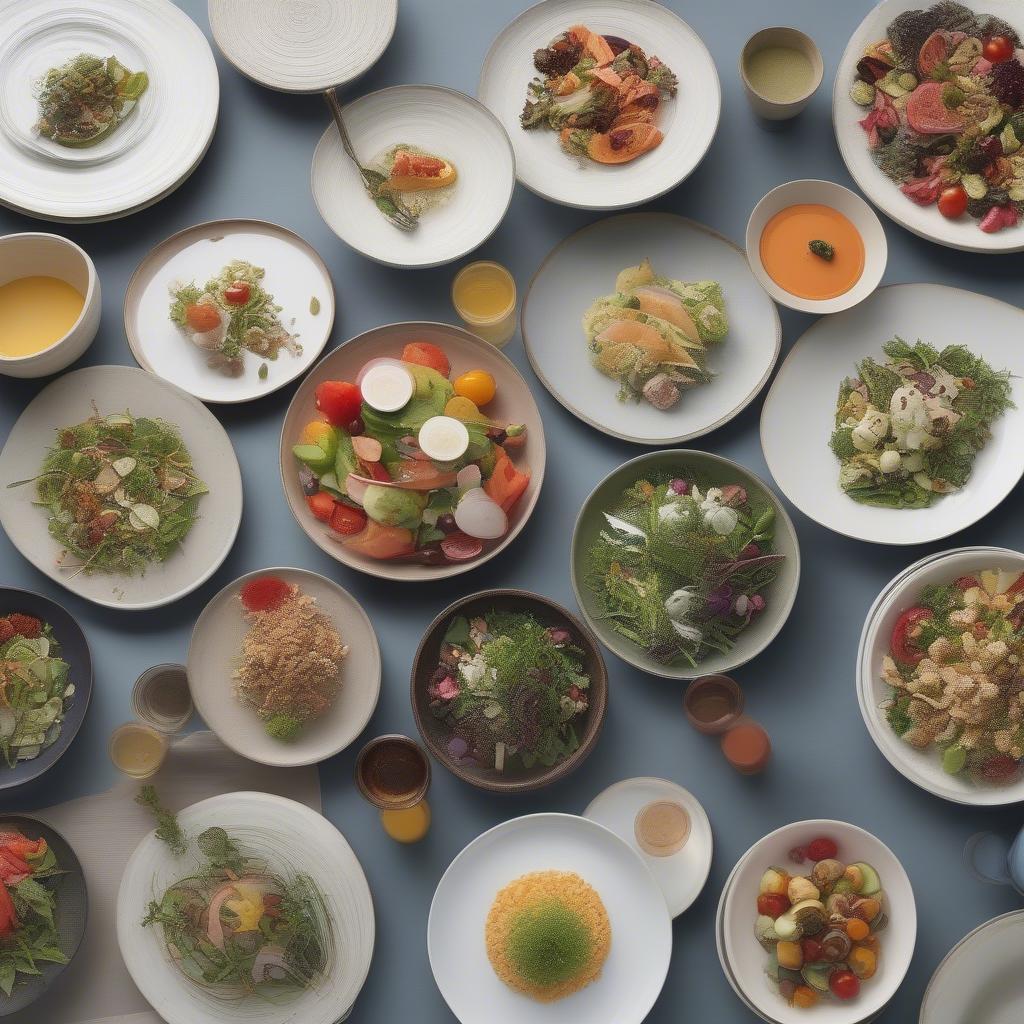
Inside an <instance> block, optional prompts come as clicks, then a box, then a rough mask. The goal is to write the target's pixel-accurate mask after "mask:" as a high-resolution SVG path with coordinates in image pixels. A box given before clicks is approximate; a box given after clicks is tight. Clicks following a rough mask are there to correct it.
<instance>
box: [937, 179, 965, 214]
mask: <svg viewBox="0 0 1024 1024" xmlns="http://www.w3.org/2000/svg"><path fill="white" fill-rule="evenodd" d="M967 199H968V196H967V190H966V189H965V188H964V187H963V185H950V187H949V188H944V189H943V190H942V191H941V192H940V193H939V213H941V214H942V216H943V217H948V218H949V219H950V220H956V218H957V217H962V216H963V214H964V212H965V211H966V210H967Z"/></svg>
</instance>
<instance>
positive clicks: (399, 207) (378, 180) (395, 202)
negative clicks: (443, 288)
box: [324, 89, 419, 231]
mask: <svg viewBox="0 0 1024 1024" xmlns="http://www.w3.org/2000/svg"><path fill="white" fill-rule="evenodd" d="M324 99H325V100H326V101H327V106H328V107H330V110H331V113H332V114H333V115H334V123H335V124H336V125H337V126H338V134H339V135H340V136H341V145H342V148H343V149H344V150H345V152H346V153H347V154H348V157H349V159H350V160H351V161H352V163H354V164H355V165H356V169H357V170H358V171H359V177H360V178H361V179H362V182H363V188H365V189H366V193H367V195H369V197H370V198H371V199H372V200H373V202H374V205H375V206H376V207H377V209H378V210H380V212H381V213H382V214H384V216H385V217H386V218H387V220H388V221H390V222H391V223H392V224H394V226H395V227H396V228H400V229H401V230H402V231H412V230H414V229H415V227H416V225H417V224H418V223H419V222H418V221H417V219H416V214H415V213H413V212H412V210H410V209H409V208H408V207H407V206H406V205H405V203H403V202H402V200H401V199H400V198H399V197H398V196H397V195H390V194H389V193H388V192H387V191H386V190H384V189H383V185H384V184H385V183H386V182H387V178H386V177H385V176H384V175H383V174H381V173H380V171H374V170H372V169H371V168H369V167H364V166H363V165H362V164H361V163H360V162H359V157H358V156H356V151H355V148H354V147H353V146H352V140H351V139H350V138H349V137H348V131H347V130H346V129H345V119H344V118H343V117H342V115H341V104H340V103H339V102H338V96H337V93H335V91H334V90H333V89H328V90H327V91H326V92H325V93H324Z"/></svg>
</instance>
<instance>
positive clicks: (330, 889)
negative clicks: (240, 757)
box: [116, 793, 375, 1024]
mask: <svg viewBox="0 0 1024 1024" xmlns="http://www.w3.org/2000/svg"><path fill="white" fill-rule="evenodd" d="M178 821H179V823H180V824H181V827H182V828H183V829H184V830H185V832H186V833H187V834H188V835H189V836H192V837H195V836H197V835H198V834H199V833H200V832H202V831H203V830H204V829H207V828H212V827H214V826H220V827H221V828H223V829H225V830H227V832H228V834H229V835H233V836H234V837H235V838H237V839H240V840H241V841H242V844H243V847H244V850H245V852H251V853H254V854H261V853H262V854H263V855H264V856H265V858H266V859H267V860H268V861H269V863H270V865H271V866H273V865H274V864H275V863H278V864H280V863H281V862H282V860H284V859H286V860H287V863H288V865H289V866H290V867H291V868H292V869H293V870H295V871H301V872H304V873H306V874H308V875H309V876H310V877H311V878H312V879H313V881H314V882H315V883H316V885H317V886H318V888H319V889H320V892H321V893H322V894H323V896H324V898H325V900H326V903H327V912H328V915H329V916H330V919H331V922H332V924H333V927H334V943H335V955H334V962H333V969H332V970H331V972H330V973H329V975H328V977H326V978H325V979H324V980H323V982H322V983H321V984H320V985H319V986H318V987H316V988H314V989H311V990H309V991H306V992H303V993H302V994H300V995H299V996H298V997H297V998H296V999H291V1000H287V1001H283V1002H281V1003H280V1004H275V1003H274V1002H271V1001H270V1000H267V999H259V998H255V997H250V998H247V999H239V1000H235V1001H228V1000H218V999H215V998H213V997H212V996H211V995H210V994H209V993H207V992H205V991H204V990H203V989H201V988H199V987H198V986H196V985H192V984H189V983H188V982H187V981H186V980H185V978H184V976H183V975H182V973H181V971H179V970H178V968H177V967H175V966H174V965H173V964H172V963H171V962H170V960H169V958H168V957H167V953H166V950H165V948H164V945H163V942H162V940H161V938H160V933H159V928H158V927H153V926H149V927H146V928H143V926H142V919H143V917H144V916H145V914H146V908H147V907H148V906H149V903H150V901H151V900H153V899H156V898H158V896H159V894H160V893H162V892H163V891H164V890H165V889H166V888H167V887H168V886H169V885H171V884H173V883H174V882H176V881H178V880H179V879H181V878H184V877H185V876H186V875H188V874H190V873H194V872H195V871H196V870H197V869H198V868H201V867H202V865H203V864H204V863H205V861H204V860H203V859H202V858H201V857H200V856H199V855H198V854H197V853H195V852H194V850H190V851H189V852H188V853H186V854H185V855H184V856H182V857H175V856H174V855H173V854H172V853H171V851H170V850H169V849H168V848H167V844H166V843H164V842H163V841H161V840H160V839H157V837H156V834H155V832H150V834H149V835H148V836H146V838H145V839H143V840H142V842H141V843H139V845H138V846H137V847H136V849H135V852H134V853H133V854H132V855H131V858H130V859H129V861H128V864H127V865H126V867H125V869H124V875H123V876H122V878H121V887H120V889H119V890H118V894H117V914H116V922H117V943H118V945H119V946H120V948H121V956H122V957H123V958H124V964H125V967H127V968H128V973H129V974H130V975H131V976H132V981H134V982H135V984H136V985H137V986H138V987H139V991H140V992H142V994H143V995H144V996H145V997H146V999H148V1000H149V1002H150V1003H151V1004H152V1005H153V1006H154V1007H157V1008H159V1012H160V1016H161V1017H162V1018H163V1019H164V1020H165V1021H167V1024H197V1022H199V1021H211V1022H212V1021H217V1024H236V1022H237V1024H296V1022H299V1021H301V1022H302V1024H335V1022H336V1021H340V1020H344V1019H345V1017H346V1016H347V1015H348V1013H349V1011H350V1010H351V1009H352V1004H353V1003H354V1002H355V1000H356V997H357V996H358V995H359V991H360V989H361V988H362V987H363V983H364V982H365V981H366V975H367V973H368V972H369V970H370V960H371V959H372V957H373V942H374V933H375V921H374V915H373V900H372V898H371V896H370V887H369V885H368V884H367V881H366V875H365V874H363V869H362V867H361V865H360V863H359V860H358V859H357V858H356V855H355V853H354V852H353V851H352V847H351V846H349V844H348V842H347V841H346V840H345V837H344V836H343V835H342V834H341V833H340V832H339V831H338V830H337V829H336V828H335V827H334V826H333V825H332V824H331V823H330V822H329V821H328V820H327V819H326V818H325V817H323V816H322V815H320V814H318V813H317V812H316V811H314V810H311V809H310V808H309V807H306V806H305V805H304V804H300V803H296V802H295V801H294V800H286V799H285V798H284V797H281V796H272V795H270V794H269V793H223V794H221V795H220V796H214V797H210V798H209V799H208V800H200V801H199V803H196V804H192V806H191V807H187V808H185V809H184V810H182V811H179V812H178Z"/></svg>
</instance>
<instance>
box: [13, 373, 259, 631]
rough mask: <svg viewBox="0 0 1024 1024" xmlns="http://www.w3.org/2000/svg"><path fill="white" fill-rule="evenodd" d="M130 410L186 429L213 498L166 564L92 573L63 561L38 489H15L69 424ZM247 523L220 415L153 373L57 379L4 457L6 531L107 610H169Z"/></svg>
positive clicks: (55, 575)
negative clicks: (132, 571) (128, 572)
mask: <svg viewBox="0 0 1024 1024" xmlns="http://www.w3.org/2000/svg"><path fill="white" fill-rule="evenodd" d="M94 403H95V407H96V409H98V410H99V411H100V413H101V414H103V415H104V416H107V415H110V414H111V413H115V412H124V411H125V410H126V409H127V410H128V411H130V412H131V413H132V415H133V416H152V417H156V418H157V419H162V420H166V421H167V422H168V423H170V424H172V425H173V426H175V427H177V429H178V432H179V433H180V434H181V437H182V440H183V441H184V442H185V446H186V447H187V448H188V450H189V454H190V455H191V456H192V462H193V465H194V466H195V471H196V474H197V475H198V476H199V478H200V479H201V480H203V481H204V482H205V483H206V485H207V486H208V487H209V489H210V492H209V493H208V494H205V495H203V497H202V498H201V499H200V502H199V518H198V519H197V520H196V522H195V524H194V525H193V527H192V529H191V530H190V531H189V533H188V536H187V537H186V538H185V540H184V541H183V542H182V544H181V548H180V550H178V551H176V552H175V553H174V554H173V555H171V557H170V558H168V560H167V561H166V562H162V563H160V564H153V565H150V566H148V567H147V568H146V572H145V575H135V576H115V575H111V574H109V573H96V574H94V575H92V576H87V575H86V574H85V573H77V574H75V573H74V572H73V570H67V569H61V568H60V566H59V565H58V564H57V557H58V556H59V554H60V545H59V544H58V543H57V541H55V540H54V539H53V537H51V536H50V533H49V530H48V528H47V523H48V521H49V513H48V512H47V511H46V510H45V509H41V508H38V507H37V506H34V505H33V504H32V500H33V498H34V497H35V487H34V486H33V485H31V484H26V485H24V486H22V487H15V488H8V487H7V484H8V483H12V482H14V481H15V480H29V479H32V478H34V477H35V476H36V475H37V474H38V473H39V468H40V466H41V465H42V463H43V457H44V456H45V454H46V450H47V449H48V448H49V447H50V446H51V445H52V444H54V443H55V441H56V436H57V434H56V432H57V430H59V429H60V428H61V427H68V426H72V425H74V424H76V423H81V422H83V421H84V420H87V419H88V418H89V417H90V416H92V415H93V413H94V408H93V406H94ZM241 521H242V477H241V474H240V472H239V470H238V460H237V459H236V458H235V450H234V448H232V447H231V441H230V439H229V438H228V435H227V434H226V433H225V431H224V428H223V427H222V426H221V425H220V423H219V422H218V421H217V419H216V417H214V416H213V414H212V413H211V412H210V411H209V410H208V409H207V408H206V407H205V406H204V405H203V404H202V403H201V402H198V401H196V399H194V398H193V397H192V396H191V395H187V394H185V392H184V391H181V390H180V389H179V388H176V387H175V386H174V385H173V384H168V383H167V382H166V381H164V380H161V379H160V378H159V377H154V376H153V374H151V373H146V371H145V370H138V369H135V368H134V367H129V366H89V367H86V368H85V369H83V370H74V371H73V372H71V373H66V374H64V376H63V377H58V378H57V379H56V380H55V381H53V383H52V384H49V385H48V386H47V387H45V388H43V390H42V391H40V392H39V394H38V395H36V397H35V398H34V399H33V400H32V401H31V402H29V404H28V406H27V407H26V408H25V411H24V412H23V413H22V414H21V416H20V417H19V418H18V421H17V422H16V423H15V424H14V427H13V429H12V430H11V433H10V436H9V437H8V438H7V443H6V444H5V445H4V448H3V451H2V452H0V525H2V526H3V528H4V530H5V531H6V533H7V536H8V537H9V538H10V540H11V543H12V544H13V545H14V546H15V547H16V548H17V549H18V550H19V551H20V552H21V553H22V554H23V555H24V556H25V557H26V558H27V559H28V560H29V561H30V562H31V563H32V564H33V565H34V566H35V567H36V568H37V569H38V570H39V571H40V572H42V573H45V574H46V575H47V576H49V577H50V579H52V580H54V581H55V582H57V583H59V584H60V585H61V586H63V587H67V589H68V590H70V591H71V592H72V593H73V594H78V596H79V597H84V598H85V599H86V600H89V601H93V602H95V603H96V604H100V605H104V606H106V607H108V608H118V609H121V610H123V611H141V610H143V609H146V608H156V607H157V606H159V605H163V604H170V603H171V602H172V601H177V600H178V598H180V597H184V596H185V595H186V594H188V593H190V592H191V591H193V590H195V589H196V587H198V586H200V585H201V584H202V583H205V582H206V580H208V579H209V578H210V577H211V576H212V575H213V574H214V572H216V571H217V569H218V568H219V567H220V564H221V562H223V561H224V559H225V558H227V555H228V552H229V551H230V550H231V545H232V544H234V542H235V536H236V535H237V533H238V527H239V524H240V523H241Z"/></svg>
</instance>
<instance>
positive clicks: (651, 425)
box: [522, 213, 782, 445]
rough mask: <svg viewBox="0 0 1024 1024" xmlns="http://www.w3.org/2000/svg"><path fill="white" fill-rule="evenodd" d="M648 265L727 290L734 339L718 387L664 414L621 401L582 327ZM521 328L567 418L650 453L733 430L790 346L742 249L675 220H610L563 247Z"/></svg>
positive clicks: (700, 390)
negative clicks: (620, 277) (726, 427)
mask: <svg viewBox="0 0 1024 1024" xmlns="http://www.w3.org/2000/svg"><path fill="white" fill-rule="evenodd" d="M644 257H648V258H649V259H650V260H651V263H652V264H653V266H654V271H655V273H657V274H661V275H663V276H665V277H671V278H675V279H677V280H682V281H705V280H709V279H710V280H714V281H718V282H719V284H721V286H722V291H723V294H724V296H725V309H726V313H727V314H728V317H729V333H728V334H727V335H726V336H725V338H724V339H723V340H722V341H720V342H719V343H718V344H716V345H713V346H711V349H710V358H709V366H710V367H711V369H712V370H713V371H714V372H715V373H716V374H717V376H716V377H715V379H714V380H713V381H711V382H710V383H708V384H701V385H699V386H697V387H695V388H692V389H690V390H689V391H686V392H684V393H683V397H682V399H681V400H680V401H679V404H678V405H676V406H675V407H674V408H672V409H667V410H664V411H663V410H659V409H655V408H654V406H653V405H651V404H650V403H649V402H620V401H619V400H618V398H617V397H616V395H617V393H618V390H619V386H618V383H617V382H616V381H614V380H612V379H611V378H610V377H606V376H605V375H604V374H603V373H600V372H599V371H598V370H597V369H596V368H595V367H594V365H593V363H592V362H591V359H590V352H589V351H588V349H587V337H586V334H585V333H584V331H583V328H582V326H581V324H580V321H581V320H582V317H583V314H584V313H585V312H586V311H587V309H588V308H589V306H590V304H591V303H592V302H593V301H594V300H595V299H597V298H600V297H601V296H602V295H610V294H612V293H613V292H614V291H615V278H616V275H617V274H618V273H619V271H620V270H622V269H624V268H625V267H628V266H630V265H632V264H636V263H639V262H640V261H641V260H642V259H644ZM522 325H523V342H524V344H525V345H526V353H527V355H528V356H529V358H530V364H531V365H532V366H533V369H534V372H535V373H536V374H537V376H538V377H540V379H541V382H542V383H543V384H544V386H545V387H546V388H547V389H548V391H550V392H551V394H552V395H554V397H555V398H556V399H557V400H558V401H559V402H561V403H562V405H564V406H565V408H566V409H568V410H569V411H570V412H571V413H572V414H573V415H574V416H577V417H579V419H581V420H583V421H584V422H585V423H589V424H590V425H591V426H592V427H596V428H597V429H598V430H600V431H602V432H603V433H605V434H611V435H612V437H618V438H621V439H622V440H624V441H633V442H634V443H636V444H650V445H656V444H680V443H681V442H683V441H689V440H691V439H692V438H695V437H700V436H701V435H703V434H707V433H708V432H709V431H712V430H714V429H715V428H716V427H720V426H722V424H724V423H727V422H728V421H729V420H730V419H732V418H733V416H735V415H736V414H737V413H739V412H740V411H742V410H743V409H744V408H746V406H747V405H748V404H749V403H750V402H751V401H752V400H753V399H754V398H755V397H756V396H757V394H758V392H759V391H760V390H761V388H762V387H764V383H765V381H766V380H767V379H768V376H769V374H770V373H771V371H772V367H774V365H775V360H776V359H777V358H778V355H779V346H780V344H781V341H782V327H781V325H780V323H779V314H778V311H777V310H776V308H775V305H774V303H773V302H772V301H771V299H770V298H768V296H767V295H766V294H765V292H764V291H763V289H762V288H761V287H760V286H759V285H758V283H757V282H756V281H755V280H754V277H753V275H752V274H751V272H750V268H749V267H748V266H747V261H746V259H745V258H744V256H743V252H742V250H740V249H738V248H737V247H736V246H735V245H733V243H732V242H730V241H729V240H728V239H726V238H724V237H722V236H721V235H719V234H718V233H717V232H715V231H712V230H711V229H710V228H706V227H704V226H703V225H701V224H697V223H696V222H694V221H691V220H686V219H685V218H684V217H677V216H676V215H675V214H671V213H628V214H622V215H620V216H618V217H608V218H606V219H605V220H601V221H598V222H597V223H595V224H590V225H588V226H587V227H585V228H582V229H581V230H579V231H577V232H575V234H572V235H570V236H569V237H568V238H567V239H565V240H564V241H563V242H560V243H559V244H558V245H557V246H555V248H554V249H552V251H551V252H550V253H549V254H548V255H547V257H546V258H545V260H544V262H543V263H542V264H541V265H540V268H539V269H538V270H537V272H536V273H535V274H534V275H533V280H531V282H530V285H529V288H528V289H527V292H526V297H525V298H524V300H523V308H522Z"/></svg>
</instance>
